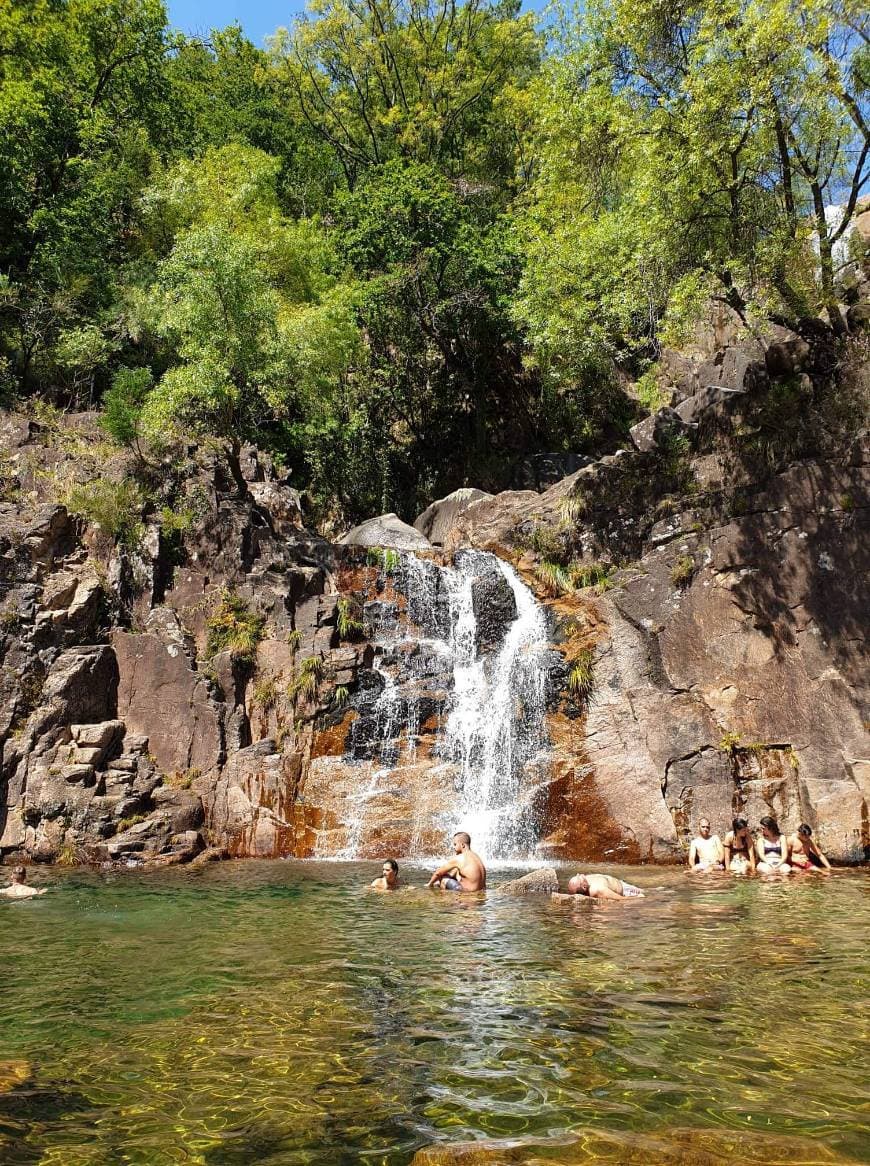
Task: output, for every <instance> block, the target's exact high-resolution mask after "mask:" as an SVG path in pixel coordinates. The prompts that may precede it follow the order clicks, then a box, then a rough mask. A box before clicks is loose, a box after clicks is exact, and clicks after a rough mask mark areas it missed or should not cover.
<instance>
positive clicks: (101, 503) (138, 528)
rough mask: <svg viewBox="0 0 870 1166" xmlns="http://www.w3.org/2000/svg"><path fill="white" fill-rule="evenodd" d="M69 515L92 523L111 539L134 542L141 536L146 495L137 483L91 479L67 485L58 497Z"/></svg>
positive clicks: (128, 479) (133, 543)
mask: <svg viewBox="0 0 870 1166" xmlns="http://www.w3.org/2000/svg"><path fill="white" fill-rule="evenodd" d="M60 500H61V502H62V503H63V504H64V506H66V508H67V510H68V511H69V512H70V514H74V515H76V516H77V517H78V518H83V519H84V520H85V521H86V522H89V523H92V524H93V525H94V526H96V527H97V529H98V530H100V531H101V533H102V534H104V535H106V536H107V537H108V538H111V539H112V540H114V541H115V542H119V543H126V544H128V545H131V546H132V545H135V544H136V543H138V541H139V539H140V538H141V536H142V530H143V525H142V514H143V511H144V509H145V507H146V505H147V503H148V498H147V495H146V493H145V491H144V490H143V488H142V487H141V486H140V485H139V483H138V482H136V481H134V480H133V479H131V478H122V479H121V481H119V482H111V481H109V480H108V479H107V478H95V479H94V480H93V481H92V482H85V483H83V484H78V485H74V486H71V487H70V488H69V489H68V490H67V491H66V493H65V494H64V495H63V496H62V497H61V499H60Z"/></svg>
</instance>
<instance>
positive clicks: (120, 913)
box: [0, 862, 870, 1166]
mask: <svg viewBox="0 0 870 1166" xmlns="http://www.w3.org/2000/svg"><path fill="white" fill-rule="evenodd" d="M376 867H377V864H367V865H365V866H355V865H348V864H340V865H339V864H316V865H315V864H310V865H309V864H303V863H287V862H259V863H257V862H246V863H234V864H223V865H219V866H212V867H210V868H207V869H205V870H204V871H202V872H192V871H185V870H183V869H174V870H171V871H168V872H165V873H161V874H158V875H147V876H140V875H136V874H135V873H130V874H125V875H112V876H108V877H99V876H96V875H82V874H70V875H67V876H54V875H53V874H51V873H49V872H46V873H45V875H43V876H42V877H43V880H44V881H48V880H49V879H51V880H52V881H53V886H52V891H51V893H50V894H49V895H45V896H44V897H42V898H41V899H39V900H36V901H31V902H29V903H17V904H8V903H3V902H2V901H0V959H2V978H0V1162H2V1163H3V1164H4V1166H19V1164H33V1163H40V1164H42V1166H49V1164H50V1166H117V1164H121V1163H136V1164H140V1163H141V1164H148V1166H162V1164H164V1163H167V1164H168V1163H185V1164H186V1163H198V1164H203V1166H248V1164H253V1163H257V1164H268V1166H291V1164H293V1166H295V1164H301V1163H324V1164H326V1163H329V1164H339V1166H341V1164H343V1163H357V1162H367V1163H376V1164H378V1163H385V1164H391V1166H392V1164H396V1166H398V1164H400V1163H408V1162H410V1161H411V1160H412V1159H413V1157H414V1154H415V1153H416V1152H417V1151H419V1150H420V1149H421V1147H426V1146H432V1145H433V1144H438V1143H465V1142H468V1141H476V1140H484V1141H485V1145H486V1146H487V1147H488V1151H489V1152H488V1154H487V1155H484V1156H483V1157H482V1158H480V1159H479V1160H482V1161H483V1160H485V1161H489V1162H508V1161H509V1162H514V1161H517V1162H523V1163H532V1162H535V1163H537V1162H541V1163H544V1162H547V1163H549V1162H562V1163H568V1164H573V1163H580V1162H592V1161H606V1162H614V1163H623V1162H671V1161H673V1162H693V1163H716V1162H723V1161H740V1162H764V1163H767V1164H768V1166H770V1164H773V1163H777V1162H789V1163H793V1164H794V1163H821V1162H867V1161H870V1132H868V1127H867V1117H868V1102H870V1084H868V1071H867V1052H868V1042H867V1036H868V1016H870V1012H868V1008H867V1005H868V1003H870V999H868V997H870V991H868V975H867V970H868V967H867V954H866V940H867V935H868V930H870V929H868V923H870V895H868V891H870V879H868V878H867V876H866V874H863V873H849V874H846V873H843V874H839V873H838V874H835V875H834V876H833V877H828V878H825V877H822V876H819V877H807V876H805V877H803V878H794V879H792V880H790V881H779V882H774V881H771V882H764V881H761V880H754V881H749V880H743V881H741V880H736V879H734V880H732V879H727V878H721V879H716V878H711V879H708V880H703V879H695V880H693V881H690V879H689V878H688V877H687V876H686V875H685V873H683V872H678V871H661V870H655V869H649V868H647V869H643V870H639V871H635V872H633V877H634V879H635V881H638V882H640V883H641V884H643V885H645V886H646V887H653V888H659V889H658V890H654V891H653V892H652V893H651V894H650V895H649V898H648V899H646V900H645V901H644V902H643V903H631V904H625V905H623V904H617V905H616V906H614V907H607V908H605V907H601V906H599V905H594V906H593V905H590V904H588V903H585V904H583V905H580V906H578V907H576V908H573V909H572V908H571V907H563V906H559V905H556V904H551V903H550V902H549V901H541V900H538V899H535V900H531V899H528V900H513V899H499V898H497V897H495V896H493V895H491V894H490V895H489V896H488V897H486V898H470V897H469V898H467V899H466V898H460V897H458V896H450V895H446V894H442V895H439V894H435V893H432V892H424V891H422V890H407V891H404V892H401V893H397V894H391V895H378V894H376V893H372V892H369V891H368V890H367V889H365V887H364V886H363V885H362V884H363V883H364V882H365V881H367V880H368V879H370V878H371V877H373V875H374V874H376V873H378V872H377V869H376ZM623 873H625V874H626V875H630V874H631V873H632V872H623ZM506 877H507V875H506V874H504V875H503V874H497V875H495V876H494V877H493V879H492V882H493V883H497V882H498V881H501V879H502V878H506ZM37 878H39V876H37ZM4 1062H5V1063H4ZM8 1062H12V1063H13V1064H9V1063H8ZM20 1062H24V1064H21V1063H20ZM28 1073H29V1074H30V1076H29V1077H27V1079H26V1080H21V1078H22V1077H26V1076H27V1074H28ZM15 1081H18V1084H17V1085H16V1084H14V1082H15ZM4 1083H5V1084H4ZM436 1160H441V1159H440V1158H436V1157H434V1156H432V1155H431V1154H422V1155H421V1156H420V1158H418V1162H421V1161H425V1162H427V1163H430V1162H434V1161H436ZM444 1160H445V1161H451V1162H454V1161H455V1162H459V1161H462V1162H465V1161H472V1160H474V1161H477V1160H478V1159H477V1158H472V1157H466V1156H463V1155H461V1154H460V1155H458V1156H454V1157H445V1158H444Z"/></svg>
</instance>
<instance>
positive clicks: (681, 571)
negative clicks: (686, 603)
mask: <svg viewBox="0 0 870 1166" xmlns="http://www.w3.org/2000/svg"><path fill="white" fill-rule="evenodd" d="M695 570H696V563H695V560H694V559H693V558H692V556H691V555H680V557H679V558H678V559H677V561H676V562H675V563H674V565H673V567H672V568H671V583H673V585H674V587H679V588H680V589H682V588H684V587H688V585H689V584H690V583H691V581H692V579H693V578H694V575H695Z"/></svg>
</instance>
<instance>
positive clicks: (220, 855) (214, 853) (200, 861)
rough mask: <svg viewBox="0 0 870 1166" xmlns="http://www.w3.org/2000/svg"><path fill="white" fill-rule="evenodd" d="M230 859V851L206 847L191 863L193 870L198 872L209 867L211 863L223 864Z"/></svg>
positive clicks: (219, 847)
mask: <svg viewBox="0 0 870 1166" xmlns="http://www.w3.org/2000/svg"><path fill="white" fill-rule="evenodd" d="M227 858H229V851H228V850H227V849H226V848H225V847H223V846H206V848H205V849H204V850H201V851H200V852H199V854H197V855H196V857H195V858H194V859H193V860H192V861H191V864H190V868H191V870H198V869H199V868H200V867H202V866H208V864H209V863H211V862H223V861H224V860H225V859H227Z"/></svg>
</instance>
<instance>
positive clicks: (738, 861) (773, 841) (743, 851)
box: [689, 817, 831, 874]
mask: <svg viewBox="0 0 870 1166" xmlns="http://www.w3.org/2000/svg"><path fill="white" fill-rule="evenodd" d="M759 826H760V827H761V833H760V834H759V836H758V838H753V836H752V832H751V830H750V829H749V824H748V822H747V821H746V819H745V818H734V820H733V821H732V823H731V829H730V830H729V831H728V833H727V834H726V835H725V838H724V839H722V838H720V837H719V835H718V834H711V833H710V821H709V819H708V818H701V820H700V821H699V822H698V836H697V838H693V839H692V843H691V845H690V846H689V870H690V871H692V872H693V873H703V872H704V871H712V870H728V871H733V872H734V874H788V873H789V872H791V871H813V870H830V869H831V864H830V863H829V862H828V860H827V858H826V857H825V855H824V854H823V853H822V851H821V850H820V849H819V847H818V846H817V845H816V843H815V842H814V841H813V831H812V827H810V826H808V825H807V824H806V822H803V823H801V825H800V826H798V828H797V830H796V831H795V833H794V834H792V835H790V836H789V837H788V838H786V836H785V834H783V832H782V831H781V830H780V828H779V825H778V823H777V821H776V819H775V818H769V817H768V818H762V819H761V821H760V822H759Z"/></svg>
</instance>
